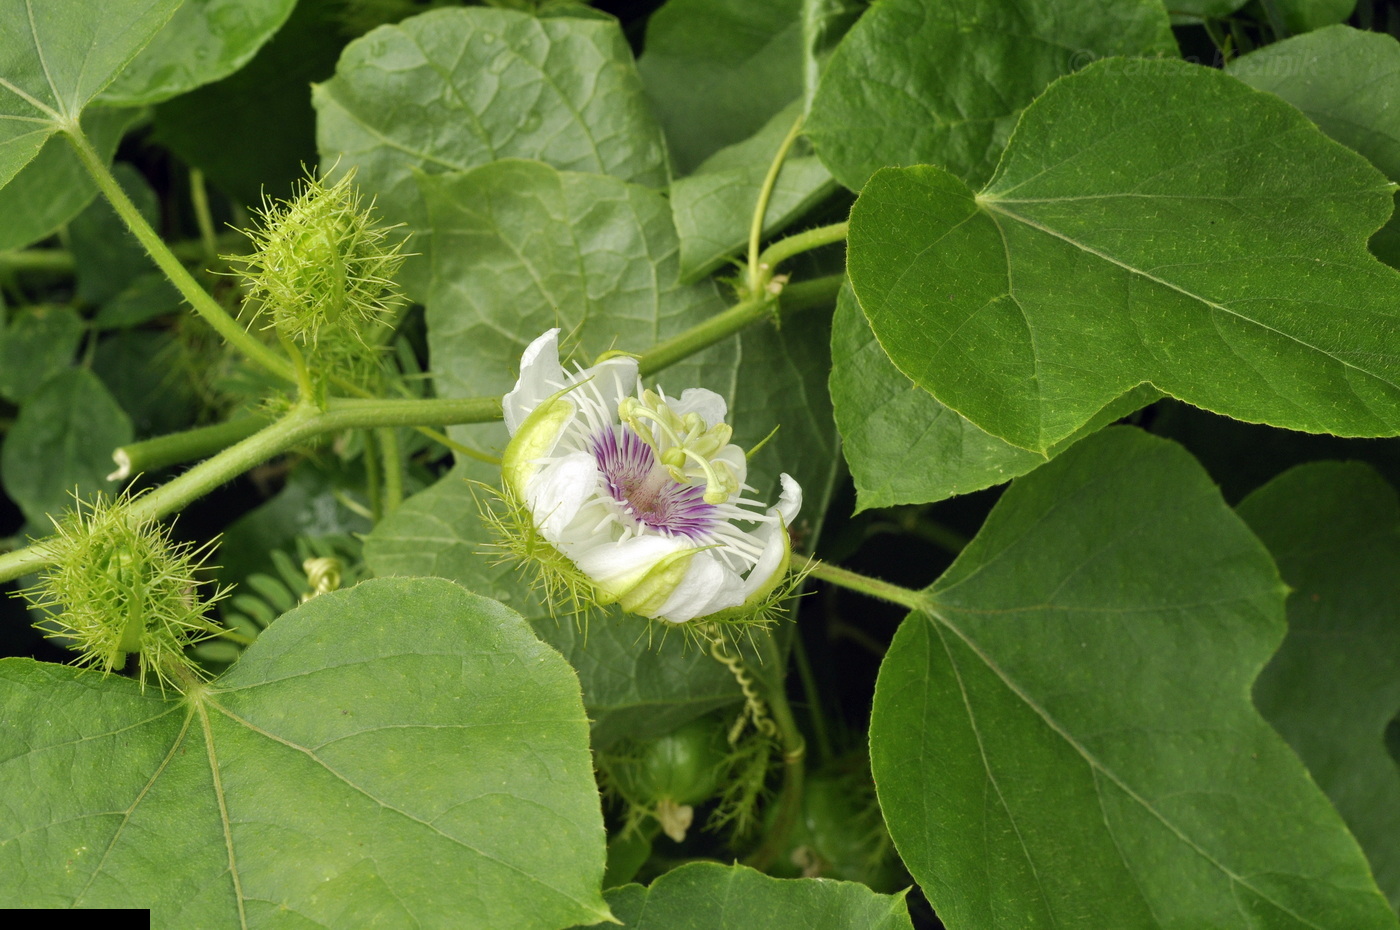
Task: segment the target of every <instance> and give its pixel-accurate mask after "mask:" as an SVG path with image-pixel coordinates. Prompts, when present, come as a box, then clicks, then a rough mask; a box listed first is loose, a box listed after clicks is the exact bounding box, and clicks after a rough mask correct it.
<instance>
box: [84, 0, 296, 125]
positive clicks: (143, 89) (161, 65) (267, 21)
mask: <svg viewBox="0 0 1400 930" xmlns="http://www.w3.org/2000/svg"><path fill="white" fill-rule="evenodd" d="M296 3H297V0H184V2H183V3H182V4H181V5H180V9H179V10H177V11H176V13H175V15H174V16H173V17H171V18H170V21H169V22H168V23H166V24H165V28H163V29H161V31H160V32H158V33H156V35H155V38H153V39H152V40H151V42H150V44H149V45H147V46H146V48H145V49H144V50H143V51H142V52H141V54H139V55H137V56H136V59H135V60H134V61H132V62H131V64H130V65H129V66H127V68H126V69H125V70H124V71H123V72H122V73H121V76H120V77H118V78H117V79H116V80H115V81H113V82H112V84H111V86H109V87H108V88H107V89H106V90H105V91H103V93H102V100H103V102H104V103H118V104H123V105H126V106H132V105H136V104H143V103H158V102H160V101H162V100H167V99H169V98H171V97H174V96H177V95H179V94H183V93H185V92H186V91H190V90H193V89H194V88H196V87H199V86H200V85H202V84H208V83H210V82H212V81H217V80H219V78H222V77H227V76H228V75H230V74H232V73H233V72H235V71H237V70H238V69H239V68H241V67H243V66H244V65H245V64H247V63H248V60H249V59H250V58H252V57H253V56H254V55H255V54H257V51H258V49H260V48H262V45H263V43H264V42H266V41H267V40H268V39H270V38H272V34H273V33H275V32H276V31H277V30H278V29H280V28H281V26H282V24H283V23H284V22H286V21H287V17H288V16H289V15H290V14H291V12H292V7H294V6H296Z"/></svg>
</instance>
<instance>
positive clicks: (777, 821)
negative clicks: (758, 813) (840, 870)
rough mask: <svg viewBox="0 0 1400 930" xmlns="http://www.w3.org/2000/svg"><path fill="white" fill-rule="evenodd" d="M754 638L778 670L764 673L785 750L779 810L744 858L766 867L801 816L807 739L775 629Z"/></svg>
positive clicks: (767, 665)
mask: <svg viewBox="0 0 1400 930" xmlns="http://www.w3.org/2000/svg"><path fill="white" fill-rule="evenodd" d="M754 639H755V640H756V644H757V645H758V647H759V649H760V651H761V654H760V660H761V661H762V663H763V665H764V666H765V668H768V669H772V670H774V672H775V673H776V674H772V675H767V676H764V679H763V680H764V684H765V687H764V691H765V697H767V699H768V710H769V713H770V714H771V715H772V719H773V722H774V723H775V724H776V725H777V728H778V739H779V741H780V747H781V749H782V752H783V784H782V787H781V788H780V789H779V790H778V801H777V808H776V813H775V814H774V817H773V825H772V827H771V828H770V829H769V830H768V832H767V833H766V834H765V835H764V837H763V842H762V843H760V844H759V845H758V848H757V849H755V850H754V851H753V852H751V853H750V854H749V855H748V857H747V858H746V859H745V860H744V864H745V865H748V866H750V867H752V868H755V869H758V870H759V871H760V872H762V871H765V870H766V869H768V867H769V866H771V865H772V864H773V863H774V862H775V861H776V860H777V858H778V856H779V855H781V854H782V852H783V850H785V849H787V845H788V838H789V837H790V836H791V835H792V830H793V828H794V827H795V826H797V822H798V820H800V819H801V817H802V790H803V783H804V781H805V777H806V757H807V742H806V740H804V739H803V738H802V731H801V730H799V729H798V727H797V720H796V719H795V718H794V717H793V714H792V706H791V705H790V704H789V703H788V699H787V689H786V683H787V678H786V676H785V675H783V674H782V671H783V667H784V663H783V657H782V655H781V653H780V651H779V649H778V643H777V640H775V639H774V637H773V634H772V631H769V630H764V631H761V632H759V633H758V634H757V635H756V636H755V637H754Z"/></svg>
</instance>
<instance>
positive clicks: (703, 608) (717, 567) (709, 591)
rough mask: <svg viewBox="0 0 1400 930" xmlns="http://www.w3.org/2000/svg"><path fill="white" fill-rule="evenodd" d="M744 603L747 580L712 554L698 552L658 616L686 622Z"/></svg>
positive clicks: (663, 618)
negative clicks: (745, 581) (745, 582)
mask: <svg viewBox="0 0 1400 930" xmlns="http://www.w3.org/2000/svg"><path fill="white" fill-rule="evenodd" d="M742 603H744V581H743V579H742V578H740V577H739V576H738V575H737V574H736V573H735V572H734V571H733V570H731V569H729V568H727V567H725V566H724V565H723V564H722V563H721V562H720V561H719V560H718V559H716V558H715V557H714V556H713V555H711V554H710V553H709V552H706V551H701V552H697V553H696V554H695V556H694V558H692V559H691V560H690V564H689V565H688V566H686V572H685V578H683V579H681V583H680V584H678V585H676V589H675V590H674V591H672V592H671V596H670V597H669V598H667V599H666V603H664V604H662V605H661V610H659V611H658V612H657V616H658V617H660V618H661V619H662V620H670V621H671V622H672V623H684V622H685V621H687V620H693V619H695V618H696V617H705V616H708V615H710V614H712V613H715V612H716V611H720V610H725V609H727V608H730V607H738V606H739V605H740V604H742Z"/></svg>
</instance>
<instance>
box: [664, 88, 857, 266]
mask: <svg viewBox="0 0 1400 930" xmlns="http://www.w3.org/2000/svg"><path fill="white" fill-rule="evenodd" d="M801 112H802V110H801V104H800V103H793V104H791V105H790V106H789V107H787V109H785V110H783V111H781V112H780V113H778V115H776V116H774V117H773V118H772V119H771V120H769V121H768V124H767V125H765V126H764V127H763V128H762V129H760V130H759V131H758V132H756V133H754V135H753V136H751V137H750V138H748V139H745V140H744V141H743V142H738V143H735V144H734V145H731V146H729V147H728V148H725V149H721V150H720V151H718V152H716V153H715V154H714V155H711V156H710V157H709V158H707V159H705V161H704V162H703V163H702V164H701V165H700V167H699V168H697V169H696V170H695V173H694V174H692V175H690V176H689V177H684V178H681V179H680V180H679V181H676V182H675V183H674V184H672V185H671V192H670V196H671V211H672V214H673V217H674V219H675V223H676V233H677V234H678V235H679V236H680V240H681V271H680V274H681V278H683V279H684V280H687V281H692V280H694V279H696V278H698V277H700V276H701V275H704V274H708V273H709V272H711V271H714V270H715V269H716V268H718V267H719V266H721V265H722V264H724V261H725V259H727V258H729V257H731V256H733V255H735V254H736V253H738V252H739V251H740V250H742V249H743V247H744V246H745V245H746V244H747V242H748V238H749V224H750V222H751V221H752V219H753V214H754V210H755V209H756V208H757V206H758V192H759V189H760V188H761V187H762V186H763V180H764V178H765V176H766V175H767V174H768V169H769V166H770V165H771V164H772V163H773V158H774V156H775V155H776V154H777V152H778V148H779V147H780V146H781V145H782V142H783V137H784V136H786V135H787V133H788V130H789V129H791V128H792V124H793V122H794V120H796V119H797V117H798V116H799V115H800V114H801ZM835 189H836V182H835V181H834V180H833V179H832V177H831V173H830V172H829V171H827V170H826V166H825V165H823V164H822V163H821V161H820V160H819V159H818V158H817V157H816V156H814V155H812V154H811V149H810V146H808V145H807V144H806V143H805V141H804V140H801V139H799V140H798V141H797V142H796V143H794V145H793V148H792V150H791V152H790V153H789V155H788V158H787V159H786V160H785V161H784V162H783V167H782V170H781V171H780V172H779V174H778V178H777V181H776V183H775V184H774V185H773V192H772V198H771V199H770V200H769V201H768V209H767V211H766V212H765V213H764V214H763V235H764V236H771V235H772V234H773V233H775V232H778V231H779V230H781V229H783V228H784V227H785V226H787V225H788V224H789V223H791V222H792V221H793V220H795V219H797V218H798V217H799V216H801V215H802V214H803V213H804V212H805V211H807V210H809V209H811V207H813V206H814V205H815V204H817V203H818V202H820V201H821V200H822V198H824V197H825V196H827V195H828V194H830V193H832V192H833V191H834V190H835Z"/></svg>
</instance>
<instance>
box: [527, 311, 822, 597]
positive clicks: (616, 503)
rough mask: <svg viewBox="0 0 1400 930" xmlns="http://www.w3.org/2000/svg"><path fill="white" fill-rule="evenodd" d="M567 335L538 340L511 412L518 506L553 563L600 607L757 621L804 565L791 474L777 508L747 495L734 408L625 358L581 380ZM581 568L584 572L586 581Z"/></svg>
mask: <svg viewBox="0 0 1400 930" xmlns="http://www.w3.org/2000/svg"><path fill="white" fill-rule="evenodd" d="M558 339H559V330H557V329H552V330H550V331H549V332H547V333H545V334H544V335H543V336H540V337H539V338H538V339H536V340H535V341H534V342H532V343H531V344H530V345H529V347H528V348H526V350H525V354H524V356H523V357H522V358H521V361H520V379H519V380H518V381H517V382H516V385H515V389H514V390H512V391H511V392H510V393H509V394H507V395H506V396H505V398H504V399H503V401H502V405H503V407H504V412H505V421H506V427H507V428H508V429H509V430H510V434H511V440H510V444H509V445H508V446H507V447H506V451H505V455H504V457H503V459H502V474H503V477H504V480H505V485H506V491H507V495H508V497H509V499H510V500H511V501H513V502H514V503H515V504H516V505H518V506H519V507H520V508H522V509H523V511H524V516H525V518H526V519H528V521H529V523H530V527H529V529H530V530H531V531H532V532H535V533H537V534H538V535H539V537H541V538H542V541H543V543H544V544H545V546H547V547H548V551H547V552H544V553H536V558H537V560H538V561H540V562H541V563H543V564H544V565H545V566H546V567H550V566H552V567H553V568H554V569H558V568H559V567H560V559H561V558H562V560H563V562H564V567H565V571H566V574H568V575H569V580H570V581H571V582H574V583H575V584H577V583H579V582H582V583H584V584H586V585H587V586H588V588H589V590H588V591H587V592H586V593H587V594H588V595H589V596H590V597H591V598H592V599H594V600H596V601H597V602H599V603H603V604H609V603H617V604H619V605H621V606H622V607H623V609H625V610H628V611H630V612H632V613H635V614H640V615H641V616H644V617H649V618H659V619H663V620H670V621H672V622H675V623H681V622H684V621H687V620H693V619H695V618H698V617H715V616H723V615H733V616H738V615H748V614H752V613H754V612H757V611H759V610H761V609H762V608H763V606H764V605H765V604H766V603H767V602H768V601H770V600H771V599H772V598H773V597H774V596H775V591H776V590H777V588H778V585H779V584H780V582H782V580H783V579H784V577H785V576H786V574H787V568H788V562H789V560H790V557H791V544H790V542H789V540H788V532H787V528H788V525H789V524H791V523H792V520H793V518H794V517H795V516H796V515H797V511H798V509H799V508H800V507H801V506H802V489H801V488H800V487H799V486H798V484H797V482H796V481H793V480H792V478H790V477H788V476H787V475H783V476H782V493H781V496H780V498H779V501H778V503H777V504H776V505H774V506H772V507H769V506H767V505H766V504H764V503H763V502H762V501H758V500H754V499H752V498H749V497H746V496H744V495H745V493H746V492H752V491H753V489H752V488H751V487H749V486H748V485H746V484H745V483H744V480H745V477H746V475H747V470H748V465H747V457H746V456H745V454H744V451H743V450H742V449H740V448H739V447H738V446H737V445H734V444H733V443H731V442H730V441H729V440H730V437H731V435H732V430H731V429H730V427H729V425H728V424H726V423H725V422H724V419H725V414H726V412H727V408H726V405H725V402H724V398H722V397H720V396H719V395H718V394H716V393H714V392H713V391H709V390H705V389H704V388H690V389H687V390H686V391H684V392H683V393H682V394H681V396H680V397H679V398H672V397H668V396H667V395H666V394H665V393H664V392H662V391H661V390H660V389H659V388H658V389H657V390H655V391H650V390H643V389H642V385H641V381H640V378H639V377H638V371H637V362H636V360H635V359H633V358H629V357H625V356H619V357H613V358H608V359H606V360H604V361H601V362H599V363H598V364H596V365H594V366H593V367H591V368H579V369H578V370H576V371H575V372H573V373H572V374H570V373H568V372H566V371H565V370H564V367H563V366H562V365H561V364H560V363H559V343H558ZM574 570H576V571H574Z"/></svg>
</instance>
